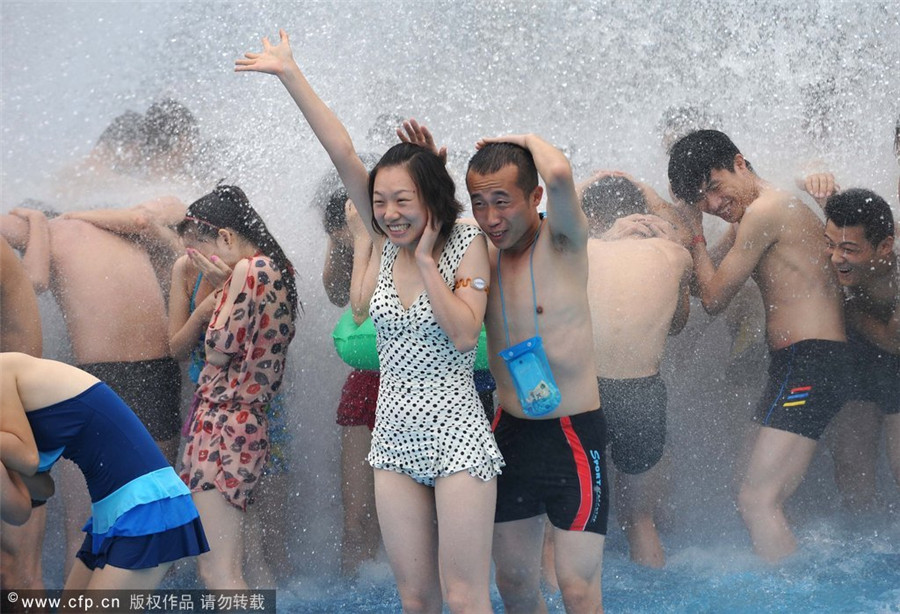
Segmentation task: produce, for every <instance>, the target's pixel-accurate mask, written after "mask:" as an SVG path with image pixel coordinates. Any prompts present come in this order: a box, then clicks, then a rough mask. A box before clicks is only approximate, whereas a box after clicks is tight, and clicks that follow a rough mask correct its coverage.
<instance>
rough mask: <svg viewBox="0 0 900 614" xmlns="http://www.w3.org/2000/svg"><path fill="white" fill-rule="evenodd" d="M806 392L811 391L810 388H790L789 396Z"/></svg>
mask: <svg viewBox="0 0 900 614" xmlns="http://www.w3.org/2000/svg"><path fill="white" fill-rule="evenodd" d="M807 390H812V386H803V387H802V388H791V394H794V393H795V392H806V391H807Z"/></svg>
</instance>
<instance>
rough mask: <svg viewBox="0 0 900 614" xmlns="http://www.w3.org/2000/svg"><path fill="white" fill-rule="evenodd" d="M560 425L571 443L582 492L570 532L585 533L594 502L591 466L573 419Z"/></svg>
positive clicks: (566, 419)
mask: <svg viewBox="0 0 900 614" xmlns="http://www.w3.org/2000/svg"><path fill="white" fill-rule="evenodd" d="M559 424H560V426H561V427H562V430H563V434H565V436H566V441H568V442H569V447H570V448H571V449H572V457H573V458H574V460H575V469H576V471H577V473H578V489H579V490H580V491H581V501H580V503H579V504H578V512H577V513H576V514H575V519H574V520H573V521H572V526H571V527H569V530H570V531H584V528H585V527H586V526H587V521H588V518H589V517H590V515H591V507H592V506H593V502H594V490H593V488H591V465H590V463H588V458H587V453H586V452H585V451H584V446H582V445H581V440H580V439H579V438H578V434H577V433H575V429H573V428H572V419H571V418H570V417H569V416H564V417H562V418H560V419H559Z"/></svg>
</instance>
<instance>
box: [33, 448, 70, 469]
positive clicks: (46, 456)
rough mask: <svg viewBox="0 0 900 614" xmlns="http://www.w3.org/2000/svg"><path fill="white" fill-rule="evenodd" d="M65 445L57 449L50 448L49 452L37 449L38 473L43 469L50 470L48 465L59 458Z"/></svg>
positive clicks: (51, 464) (50, 465)
mask: <svg viewBox="0 0 900 614" xmlns="http://www.w3.org/2000/svg"><path fill="white" fill-rule="evenodd" d="M65 450H66V446H63V447H61V448H60V449H59V450H50V451H49V452H42V451H41V450H38V458H39V459H40V461H39V462H40V464H39V465H38V473H43V472H44V471H50V467H52V466H53V464H54V463H55V462H56V461H58V460H59V457H60V456H62V453H63V452H65Z"/></svg>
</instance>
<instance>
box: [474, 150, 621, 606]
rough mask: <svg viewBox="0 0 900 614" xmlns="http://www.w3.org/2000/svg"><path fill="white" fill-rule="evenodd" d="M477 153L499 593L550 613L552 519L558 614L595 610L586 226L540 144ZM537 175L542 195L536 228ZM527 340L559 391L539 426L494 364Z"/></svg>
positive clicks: (599, 479)
mask: <svg viewBox="0 0 900 614" xmlns="http://www.w3.org/2000/svg"><path fill="white" fill-rule="evenodd" d="M478 146H479V149H480V150H479V151H478V153H476V154H475V156H474V157H473V158H472V160H471V161H470V162H469V170H468V173H467V175H466V185H467V187H468V189H469V196H470V198H471V201H472V213H473V215H474V216H475V219H476V220H477V221H478V225H479V226H480V227H481V229H482V230H483V231H484V232H485V233H486V234H487V236H488V239H490V242H491V244H490V245H489V247H488V249H489V253H490V259H491V269H492V270H491V280H490V293H489V295H488V306H487V314H486V316H485V328H486V329H487V338H488V349H489V352H488V356H489V357H490V361H491V363H490V364H491V372H492V373H493V375H494V378H495V379H496V380H497V395H498V398H499V401H500V402H499V408H498V410H497V413H496V416H495V419H494V425H495V429H494V434H495V436H496V438H497V444H498V446H499V447H500V450H501V452H502V453H503V456H504V459H505V460H506V467H504V468H503V473H502V474H501V475H500V477H499V478H498V482H497V511H496V514H495V524H494V542H493V556H494V562H495V564H496V570H497V571H496V581H497V586H498V588H499V589H500V594H501V596H502V597H503V603H504V605H505V607H506V610H507V611H508V612H545V611H546V604H545V603H544V600H543V597H542V595H541V591H540V578H541V567H540V563H541V546H542V544H543V534H544V526H545V523H546V521H547V519H549V521H550V523H551V524H552V525H553V536H554V541H555V543H556V572H557V577H558V580H559V585H560V588H561V589H562V595H563V602H564V603H565V606H566V610H567V611H568V612H600V611H602V608H603V606H602V597H601V586H600V579H601V572H602V567H603V544H604V539H605V535H606V523H607V517H608V490H607V489H608V487H607V484H606V475H605V461H604V453H603V452H604V449H605V448H606V425H605V422H604V419H603V413H602V411H600V410H599V409H598V408H599V406H600V398H599V396H600V395H599V394H598V392H597V380H596V372H595V370H594V364H593V356H594V343H593V341H594V336H593V332H592V328H591V314H590V306H589V304H588V299H587V277H588V259H587V242H588V232H589V231H588V222H587V217H586V216H585V215H584V212H583V211H582V210H581V203H580V202H579V199H578V195H577V193H576V191H575V184H574V181H573V179H572V169H571V166H570V165H569V161H568V160H567V159H566V157H565V156H564V155H563V153H562V152H561V151H559V150H558V149H556V148H555V147H553V146H552V145H550V144H549V143H547V142H546V141H544V140H543V139H541V138H539V137H537V136H535V135H533V134H528V135H517V136H510V137H505V138H501V139H485V140H483V141H481V142H480V143H479V145H478ZM539 174H540V177H541V178H542V179H543V180H544V183H545V185H546V189H547V195H548V199H547V216H546V218H543V219H542V218H541V216H540V215H539V214H538V205H539V204H540V202H541V199H542V196H543V192H544V189H543V188H542V187H541V186H539V185H538V175H539ZM501 261H502V262H501ZM532 280H533V282H532ZM501 289H502V291H503V297H504V300H503V301H501V292H500V291H501ZM503 303H505V305H504V304H503ZM504 307H505V308H504ZM507 325H508V328H509V335H508V338H507V335H505V333H504V331H505V329H506V326H507ZM536 325H537V326H538V327H539V330H535V326H536ZM535 335H540V337H541V338H542V339H543V347H544V349H545V350H546V354H547V360H548V362H549V366H550V370H551V371H552V374H553V378H554V379H555V383H556V385H557V386H558V388H559V391H560V392H561V394H562V400H561V402H560V403H559V405H558V406H557V407H556V408H555V409H554V410H553V411H552V412H551V413H548V414H545V415H543V416H541V417H540V418H537V419H536V418H535V417H533V416H529V415H527V414H526V413H525V410H524V408H523V407H522V404H521V403H520V401H519V397H518V395H517V393H516V388H515V385H514V383H513V380H512V378H511V376H510V373H509V372H508V371H507V367H506V365H505V363H504V361H503V359H501V358H500V357H498V355H497V353H498V352H499V351H501V350H503V349H504V348H506V347H508V346H509V345H516V344H519V343H520V342H522V341H524V340H526V339H529V338H532V337H534V336H535Z"/></svg>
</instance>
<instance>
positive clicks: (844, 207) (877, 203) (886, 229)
mask: <svg viewBox="0 0 900 614" xmlns="http://www.w3.org/2000/svg"><path fill="white" fill-rule="evenodd" d="M825 218H826V219H828V220H830V221H831V222H832V223H834V225H835V226H837V227H838V228H844V227H845V226H862V227H863V232H864V233H865V237H866V240H867V241H868V242H869V243H871V244H872V247H877V246H878V245H879V244H880V243H881V242H882V241H884V240H885V239H886V238H888V237H893V236H894V214H893V212H892V211H891V207H890V205H888V204H887V201H886V200H884V199H883V198H881V197H880V196H879V195H878V194H876V193H875V192H873V191H872V190H866V189H864V188H851V189H849V190H844V191H843V192H838V193H836V194H832V195H831V196H829V197H828V200H827V201H826V202H825Z"/></svg>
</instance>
